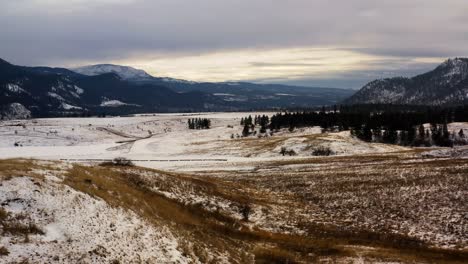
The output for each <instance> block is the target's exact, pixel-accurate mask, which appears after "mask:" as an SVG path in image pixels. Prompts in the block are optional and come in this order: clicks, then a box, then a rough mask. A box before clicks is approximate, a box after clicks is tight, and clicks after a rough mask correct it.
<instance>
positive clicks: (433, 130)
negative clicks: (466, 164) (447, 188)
mask: <svg viewBox="0 0 468 264" xmlns="http://www.w3.org/2000/svg"><path fill="white" fill-rule="evenodd" d="M351 134H352V135H354V136H356V137H357V138H359V139H361V140H364V141H367V142H382V143H389V144H399V145H404V146H432V145H437V146H444V147H451V146H453V145H462V144H466V143H468V141H467V140H466V138H465V134H464V132H463V129H460V130H459V131H458V132H456V131H452V132H449V130H448V127H447V123H444V124H431V126H430V128H424V126H423V125H422V124H420V125H419V126H415V127H412V128H410V129H408V130H400V131H398V130H395V129H393V128H391V127H390V128H385V129H382V128H381V127H377V128H373V129H371V128H370V126H369V125H367V124H365V125H363V126H362V127H360V128H358V129H354V128H352V129H351Z"/></svg>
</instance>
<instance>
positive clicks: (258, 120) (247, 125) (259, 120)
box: [240, 115, 270, 137]
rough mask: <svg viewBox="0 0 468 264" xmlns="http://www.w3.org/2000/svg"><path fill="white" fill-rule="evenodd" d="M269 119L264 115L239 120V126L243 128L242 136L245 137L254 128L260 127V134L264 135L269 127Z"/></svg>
mask: <svg viewBox="0 0 468 264" xmlns="http://www.w3.org/2000/svg"><path fill="white" fill-rule="evenodd" d="M269 122H270V118H269V117H268V116H266V115H255V116H254V118H252V116H251V115H249V116H247V117H245V118H241V121H240V125H241V126H244V128H243V129H242V136H244V137H246V136H248V135H250V134H251V133H253V132H254V130H255V126H257V125H258V126H260V131H259V132H260V133H266V132H267V128H268V126H269Z"/></svg>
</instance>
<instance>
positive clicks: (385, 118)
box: [269, 105, 468, 146]
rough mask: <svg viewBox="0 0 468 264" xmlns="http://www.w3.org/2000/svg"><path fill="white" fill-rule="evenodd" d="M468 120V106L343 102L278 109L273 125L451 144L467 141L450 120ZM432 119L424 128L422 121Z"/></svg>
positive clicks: (376, 138)
mask: <svg viewBox="0 0 468 264" xmlns="http://www.w3.org/2000/svg"><path fill="white" fill-rule="evenodd" d="M466 121H468V106H460V107H456V108H441V107H440V108H437V107H432V108H430V107H422V106H416V107H414V108H412V107H410V106H405V107H401V108H400V107H396V106H393V105H390V106H385V105H377V106H342V107H336V106H335V107H333V108H330V109H325V108H322V109H321V110H317V111H303V112H295V113H289V112H287V113H278V114H276V115H274V116H272V117H271V122H270V125H269V127H270V128H271V129H280V128H289V129H290V130H293V129H294V128H296V127H308V126H320V127H322V129H323V130H324V131H342V130H351V133H352V134H353V135H355V136H356V137H358V138H360V139H362V140H365V141H368V142H384V143H390V144H401V145H414V146H420V145H426V146H428V145H438V146H451V145H453V144H464V143H465V142H467V140H466V139H465V135H464V133H463V130H461V131H452V132H450V131H448V128H447V123H450V122H466ZM425 123H430V124H431V127H430V128H428V129H424V127H423V126H422V124H425Z"/></svg>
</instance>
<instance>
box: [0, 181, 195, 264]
mask: <svg viewBox="0 0 468 264" xmlns="http://www.w3.org/2000/svg"><path fill="white" fill-rule="evenodd" d="M57 197H59V199H57ZM0 201H2V205H3V209H4V210H5V211H6V212H7V213H8V214H9V220H7V222H8V221H10V222H12V221H15V222H16V223H17V222H20V223H21V224H23V225H30V224H34V225H36V226H38V228H39V229H40V230H41V233H40V234H33V235H29V236H28V238H27V241H25V237H24V236H22V235H19V236H18V235H16V234H10V233H8V232H7V233H6V234H4V235H3V236H2V237H1V240H0V245H1V246H2V247H5V248H7V250H8V251H9V254H8V255H6V256H3V257H2V258H1V259H0V260H1V262H3V261H5V262H6V263H10V262H13V261H21V260H26V261H30V262H32V263H50V262H61V263H78V262H79V263H96V262H99V263H104V262H108V263H111V262H112V261H120V262H121V263H122V261H124V262H125V263H130V262H132V263H137V262H138V263H141V262H152V263H155V262H160V263H188V260H187V259H186V258H184V257H183V256H182V255H181V252H179V251H178V249H177V246H178V244H177V241H176V240H175V238H174V237H173V236H172V234H171V233H170V232H169V231H168V230H167V229H164V228H159V229H158V228H156V227H154V226H152V225H149V224H148V223H145V222H144V221H142V220H141V219H140V218H138V217H137V216H136V215H135V214H134V213H133V212H130V211H126V210H123V209H119V208H112V207H110V206H109V205H108V204H107V203H106V202H104V201H102V200H99V199H95V198H93V197H90V196H89V195H87V194H84V193H82V192H78V191H76V190H74V189H72V188H70V187H68V186H65V185H62V184H60V179H59V178H57V177H55V176H49V177H46V178H45V179H44V180H39V179H35V178H30V177H16V178H13V179H10V180H6V181H3V182H2V184H1V186H0ZM90 238H92V239H90ZM86 252H88V253H89V254H86ZM5 262H3V263H5Z"/></svg>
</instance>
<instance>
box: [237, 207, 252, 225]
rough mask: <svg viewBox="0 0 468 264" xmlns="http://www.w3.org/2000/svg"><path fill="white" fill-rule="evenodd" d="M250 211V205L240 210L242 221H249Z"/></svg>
mask: <svg viewBox="0 0 468 264" xmlns="http://www.w3.org/2000/svg"><path fill="white" fill-rule="evenodd" d="M251 211H252V207H250V205H248V204H245V205H243V206H242V207H241V208H240V213H241V214H242V220H244V221H249V215H250V213H251Z"/></svg>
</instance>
